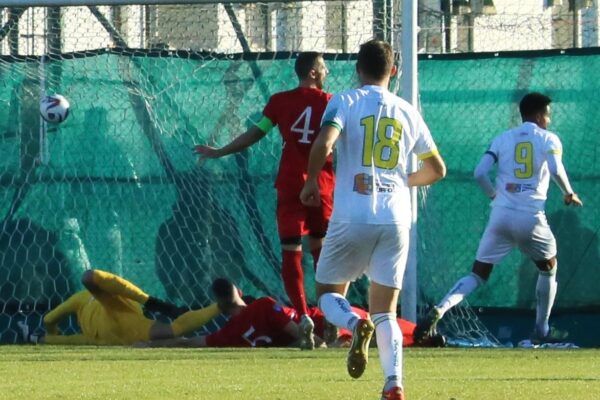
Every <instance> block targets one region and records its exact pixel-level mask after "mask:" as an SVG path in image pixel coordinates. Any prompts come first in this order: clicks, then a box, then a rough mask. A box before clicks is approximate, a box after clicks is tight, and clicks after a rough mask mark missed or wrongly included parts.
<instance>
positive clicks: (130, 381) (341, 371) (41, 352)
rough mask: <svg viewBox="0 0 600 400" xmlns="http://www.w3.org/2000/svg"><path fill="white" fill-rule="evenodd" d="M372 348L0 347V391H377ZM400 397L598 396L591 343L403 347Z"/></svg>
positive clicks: (241, 396)
mask: <svg viewBox="0 0 600 400" xmlns="http://www.w3.org/2000/svg"><path fill="white" fill-rule="evenodd" d="M376 354H377V353H376V351H373V352H372V354H371V355H372V358H371V363H370V364H369V368H368V369H367V372H365V375H363V377H362V378H360V379H358V380H352V379H351V378H350V377H349V376H347V374H346V371H345V355H346V353H345V351H343V350H341V349H327V350H325V349H319V350H315V351H312V352H303V351H299V350H295V349H243V350H240V349H194V350H190V349H132V348H121V347H62V346H2V347H0V376H1V377H2V379H0V399H2V400H5V399H6V400H42V399H98V400H106V399H115V400H122V399H123V400H125V399H132V400H133V399H135V400H138V399H161V400H165V399H173V400H186V399H207V400H210V399H218V400H228V399H231V400H250V399H257V400H258V399H260V400H275V399H281V400H284V399H293V400H295V399H307V400H309V399H310V400H321V399H322V400H325V399H327V400H333V399H339V400H346V399H355V400H359V399H360V400H365V399H379V397H378V395H379V391H380V390H381V385H382V377H381V369H380V366H379V360H378V359H377V358H376ZM404 369H405V379H404V380H405V382H404V383H405V386H406V391H407V397H408V400H421V399H423V400H424V399H427V400H438V399H439V400H452V399H453V400H468V399H472V400H483V399H511V400H513V399H522V400H529V399H561V400H585V399H590V400H591V399H598V398H600V350H583V349H580V350H517V349H515V350H513V349H406V351H405V362H404Z"/></svg>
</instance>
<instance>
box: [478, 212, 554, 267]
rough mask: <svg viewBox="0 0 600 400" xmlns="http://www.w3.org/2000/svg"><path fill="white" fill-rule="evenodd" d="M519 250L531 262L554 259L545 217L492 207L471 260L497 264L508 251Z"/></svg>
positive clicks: (540, 214) (541, 213) (550, 233)
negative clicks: (475, 253)
mask: <svg viewBox="0 0 600 400" xmlns="http://www.w3.org/2000/svg"><path fill="white" fill-rule="evenodd" d="M515 247H519V249H520V250H521V251H522V252H523V253H524V254H526V255H528V256H529V257H531V258H532V259H533V261H542V260H549V259H551V258H552V257H554V256H556V240H555V239H554V235H553V234H552V231H551V230H550V226H549V225H548V221H547V220H546V214H544V213H543V212H539V213H537V214H532V213H531V212H527V211H517V210H511V209H508V208H504V207H494V208H493V209H492V213H491V215H490V219H489V221H488V224H487V226H486V228H485V232H483V236H482V237H481V241H480V242H479V248H478V249H477V256H476V257H475V259H476V260H477V261H481V262H484V263H490V264H498V263H499V262H500V261H501V260H502V259H503V258H504V257H505V256H506V255H507V254H508V253H510V251H511V250H512V249H513V248H515Z"/></svg>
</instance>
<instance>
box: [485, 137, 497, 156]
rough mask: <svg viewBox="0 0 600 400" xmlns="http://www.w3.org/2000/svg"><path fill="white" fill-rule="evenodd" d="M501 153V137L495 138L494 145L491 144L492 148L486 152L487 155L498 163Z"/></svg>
mask: <svg viewBox="0 0 600 400" xmlns="http://www.w3.org/2000/svg"><path fill="white" fill-rule="evenodd" d="M499 152H500V137H499V136H498V137H496V138H494V140H492V144H490V147H488V149H487V150H486V151H485V154H488V155H490V156H491V157H492V158H493V159H494V163H497V162H498V157H499V155H500V154H499Z"/></svg>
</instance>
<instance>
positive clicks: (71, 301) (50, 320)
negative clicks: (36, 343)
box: [44, 290, 91, 335]
mask: <svg viewBox="0 0 600 400" xmlns="http://www.w3.org/2000/svg"><path fill="white" fill-rule="evenodd" d="M90 296H91V294H90V292H88V291H87V290H82V291H81V292H77V293H75V294H74V295H73V296H71V297H69V298H68V299H67V300H65V301H64V302H62V303H61V304H59V305H58V306H57V307H56V308H54V309H53V310H51V311H50V312H49V313H48V314H46V316H45V317H44V326H45V327H46V332H48V334H50V335H52V334H56V333H58V328H57V325H58V323H59V322H60V321H61V320H62V319H63V318H65V317H66V316H68V315H69V314H74V313H76V312H77V310H79V308H80V307H81V306H83V305H84V304H85V303H86V302H87V301H88V300H89V298H90Z"/></svg>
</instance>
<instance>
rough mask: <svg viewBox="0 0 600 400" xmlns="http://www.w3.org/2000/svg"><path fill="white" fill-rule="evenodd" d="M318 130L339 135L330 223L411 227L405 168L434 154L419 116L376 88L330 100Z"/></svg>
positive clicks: (403, 102)
mask: <svg viewBox="0 0 600 400" xmlns="http://www.w3.org/2000/svg"><path fill="white" fill-rule="evenodd" d="M322 125H333V126H335V127H337V128H338V129H339V130H340V132H341V133H340V137H339V139H338V141H337V142H336V158H337V168H336V185H335V192H334V206H333V215H332V216H331V221H333V222H351V223H367V224H398V225H404V226H407V227H408V226H410V221H411V206H410V192H409V188H408V185H407V163H408V160H409V157H410V155H411V153H414V154H417V155H418V156H419V158H420V159H425V158H428V157H431V156H433V155H434V154H437V149H436V146H435V143H434V141H433V139H432V138H431V134H430V132H429V128H427V125H426V124H425V122H424V121H423V118H422V117H421V115H420V114H419V112H418V111H417V110H416V108H414V107H413V106H411V105H410V104H409V103H407V102H406V101H404V100H402V99H401V98H399V97H398V96H396V95H394V94H392V93H390V92H389V91H388V90H387V89H384V88H382V87H380V86H363V87H362V88H360V89H353V90H348V91H345V92H343V93H340V94H337V95H335V96H333V98H332V99H331V100H330V101H329V103H328V105H327V108H326V109H325V113H324V114H323V121H322Z"/></svg>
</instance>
